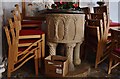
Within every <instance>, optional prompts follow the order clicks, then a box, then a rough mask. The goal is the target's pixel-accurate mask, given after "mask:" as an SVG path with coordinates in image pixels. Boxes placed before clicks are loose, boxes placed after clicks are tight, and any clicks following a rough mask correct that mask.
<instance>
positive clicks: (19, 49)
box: [18, 46, 36, 53]
mask: <svg viewBox="0 0 120 79" xmlns="http://www.w3.org/2000/svg"><path fill="white" fill-rule="evenodd" d="M35 47H36V46H34V47H32V48H31V49H34V48H35ZM27 48H28V47H19V48H18V52H19V53H21V52H23V51H25V50H26V49H27ZM29 51H30V50H29Z"/></svg>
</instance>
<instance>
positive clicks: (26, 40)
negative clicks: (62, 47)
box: [19, 38, 39, 44]
mask: <svg viewBox="0 0 120 79" xmlns="http://www.w3.org/2000/svg"><path fill="white" fill-rule="evenodd" d="M37 40H39V39H37V38H33V39H20V40H19V44H22V43H34V42H36V41H37Z"/></svg>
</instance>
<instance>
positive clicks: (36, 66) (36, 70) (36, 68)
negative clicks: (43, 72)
mask: <svg viewBox="0 0 120 79" xmlns="http://www.w3.org/2000/svg"><path fill="white" fill-rule="evenodd" d="M34 61H35V73H36V76H38V55H37V50H35V57H34Z"/></svg>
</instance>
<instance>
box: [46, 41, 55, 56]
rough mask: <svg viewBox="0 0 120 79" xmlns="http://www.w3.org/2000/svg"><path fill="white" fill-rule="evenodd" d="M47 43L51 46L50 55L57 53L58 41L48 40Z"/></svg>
mask: <svg viewBox="0 0 120 79" xmlns="http://www.w3.org/2000/svg"><path fill="white" fill-rule="evenodd" d="M47 44H48V46H49V53H50V55H56V47H57V43H52V42H48V43H47Z"/></svg>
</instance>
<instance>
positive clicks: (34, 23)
mask: <svg viewBox="0 0 120 79" xmlns="http://www.w3.org/2000/svg"><path fill="white" fill-rule="evenodd" d="M13 15H16V16H17V19H18V20H20V21H21V24H22V27H23V28H26V29H27V28H29V29H30V28H32V29H33V28H37V29H41V25H42V21H41V20H30V19H23V17H22V13H21V12H20V8H19V5H18V4H16V5H15V10H14V12H13Z"/></svg>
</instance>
